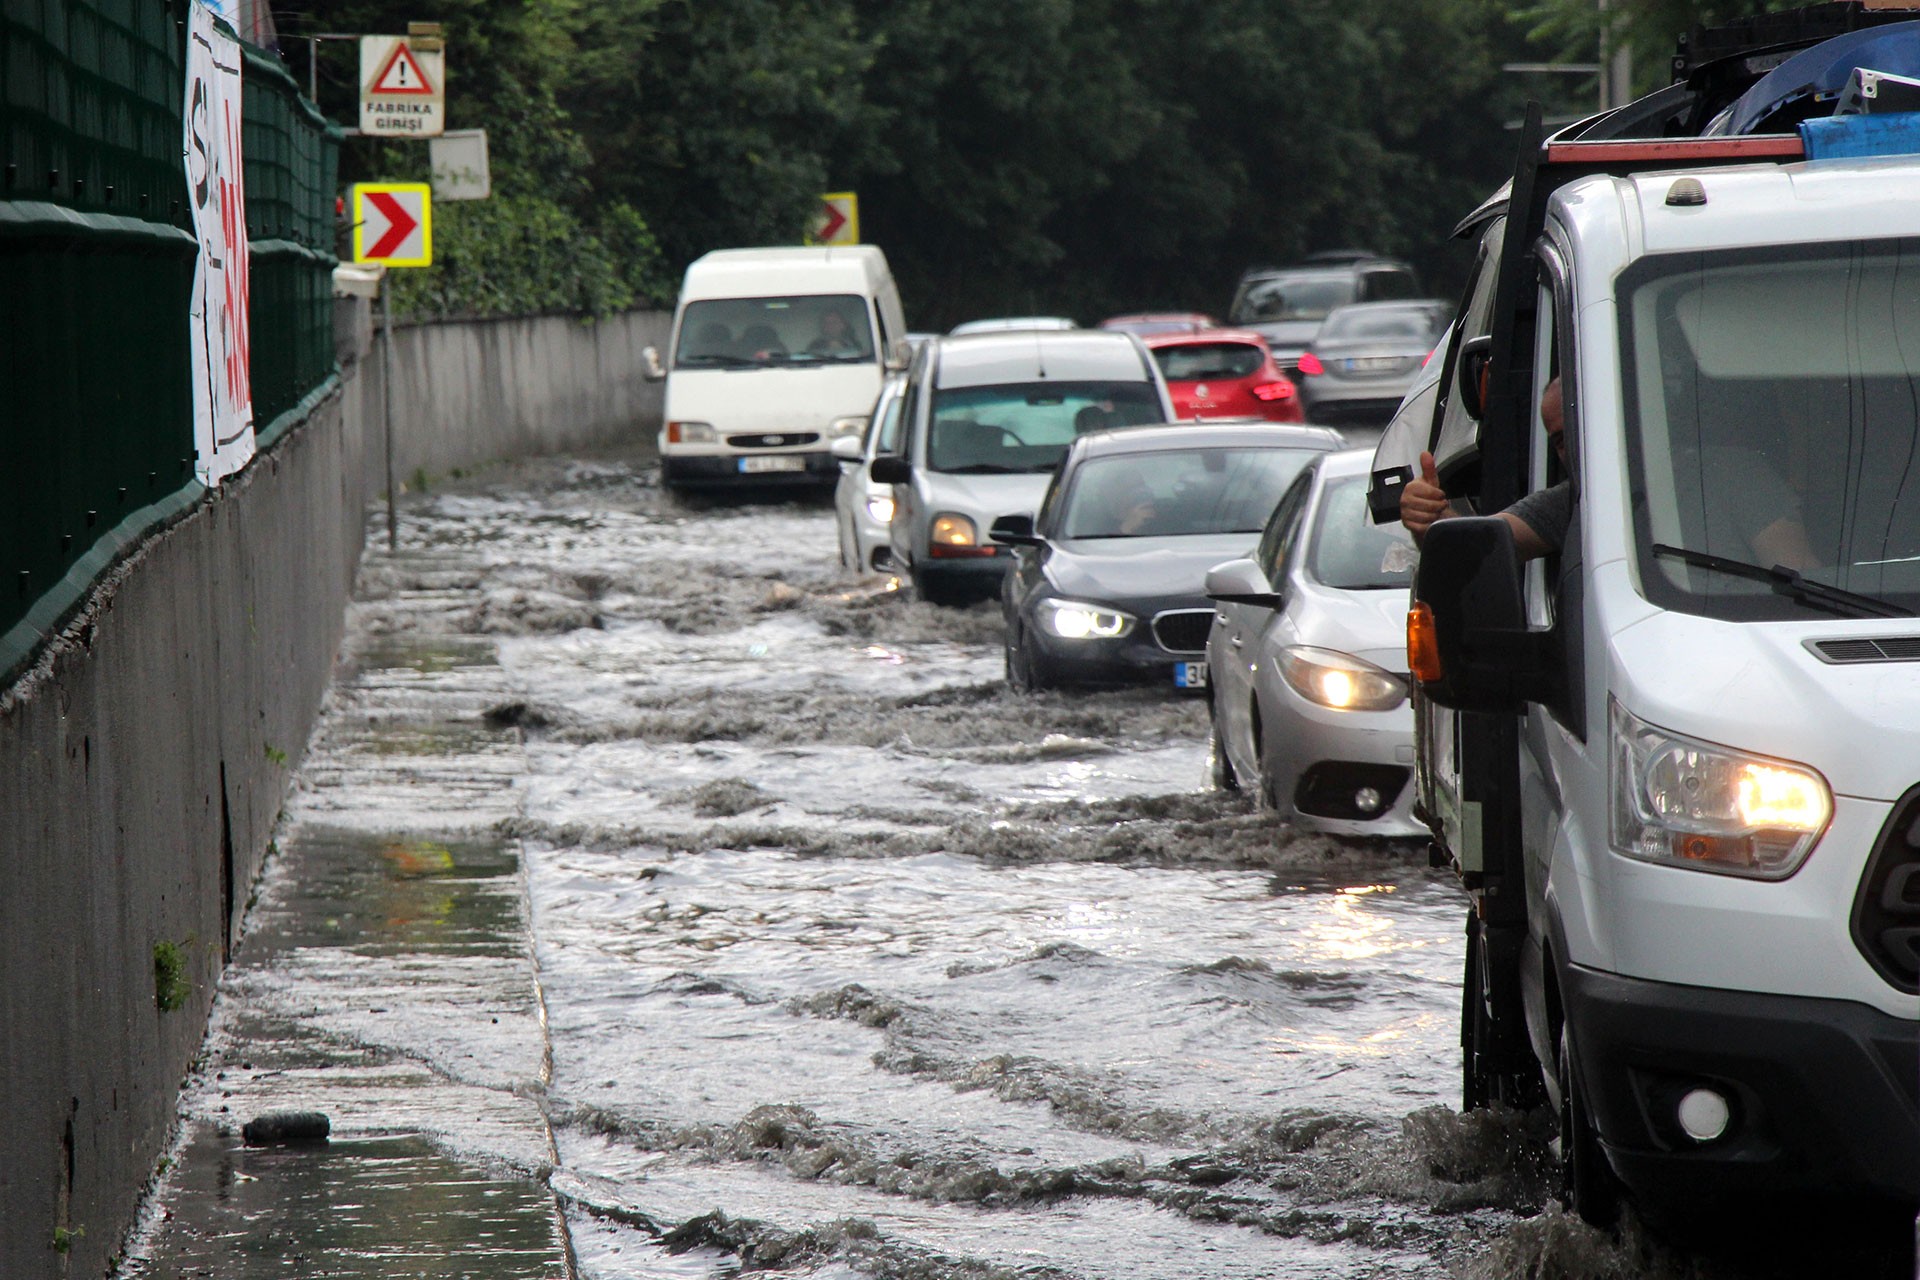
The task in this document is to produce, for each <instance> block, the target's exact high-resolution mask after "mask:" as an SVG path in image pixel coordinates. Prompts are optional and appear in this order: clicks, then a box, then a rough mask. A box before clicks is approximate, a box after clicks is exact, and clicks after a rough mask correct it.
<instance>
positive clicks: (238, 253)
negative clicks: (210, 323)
mask: <svg viewBox="0 0 1920 1280" xmlns="http://www.w3.org/2000/svg"><path fill="white" fill-rule="evenodd" d="M226 126H227V127H226V130H225V134H224V137H223V139H222V140H223V141H224V142H225V143H226V151H227V155H226V162H227V167H226V168H225V169H224V170H223V171H222V173H221V175H220V224H221V229H222V231H223V232H224V235H225V239H226V243H227V269H226V271H225V272H224V273H223V275H222V279H223V280H224V281H225V284H226V291H227V305H226V310H225V313H224V315H223V317H222V322H223V323H222V327H223V328H224V329H225V330H226V332H225V333H224V334H223V335H222V336H223V337H224V338H225V340H226V343H225V345H226V360H225V365H226V375H227V395H228V397H229V399H230V401H231V403H232V405H233V407H234V408H235V409H236V410H237V409H240V408H242V407H249V408H250V407H251V405H252V400H253V393H252V377H251V367H252V366H251V365H250V363H249V359H250V355H251V351H250V347H251V334H250V322H251V318H250V317H249V315H248V314H247V313H248V305H249V303H250V301H251V299H252V291H251V289H250V288H249V275H250V270H249V267H250V263H249V260H250V259H251V258H252V256H253V255H252V253H250V252H249V246H248V244H247V210H246V203H245V196H244V195H243V194H242V193H243V188H242V186H241V184H240V183H238V182H234V181H232V180H231V178H230V176H229V175H232V174H241V175H242V176H244V173H245V171H244V170H243V169H242V168H241V164H242V163H243V162H242V159H241V155H240V130H239V128H238V127H236V125H235V123H234V119H233V108H232V106H231V105H229V106H228V108H227V119H226Z"/></svg>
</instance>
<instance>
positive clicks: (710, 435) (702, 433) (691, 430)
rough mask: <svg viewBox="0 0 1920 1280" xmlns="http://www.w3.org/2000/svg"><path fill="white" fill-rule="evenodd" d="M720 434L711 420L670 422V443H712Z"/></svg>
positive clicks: (668, 434) (668, 426)
mask: <svg viewBox="0 0 1920 1280" xmlns="http://www.w3.org/2000/svg"><path fill="white" fill-rule="evenodd" d="M719 438H720V435H719V433H718V432H716V431H715V430H714V429H713V424H712V423H711V422H669V423H668V424H667V443H668V444H712V443H713V442H714V441H716V440H718V439H719Z"/></svg>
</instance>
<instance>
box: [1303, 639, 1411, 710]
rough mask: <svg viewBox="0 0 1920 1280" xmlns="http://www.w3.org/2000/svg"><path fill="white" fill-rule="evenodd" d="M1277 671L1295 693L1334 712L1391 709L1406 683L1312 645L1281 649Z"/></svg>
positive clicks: (1402, 697)
mask: <svg viewBox="0 0 1920 1280" xmlns="http://www.w3.org/2000/svg"><path fill="white" fill-rule="evenodd" d="M1280 674H1281V675H1283V676H1285V677H1286V680H1287V683H1288V684H1290V685H1292V686H1293V690H1294V692H1295V693H1298V694H1299V695H1300V696H1301V697H1303V698H1305V699H1307V701H1309V702H1317V703H1319V704H1320V705H1321V706H1323V707H1331V708H1333V709H1334V710H1335V711H1391V710H1393V709H1394V708H1395V707H1397V706H1399V705H1400V704H1401V702H1403V701H1404V700H1405V699H1406V696H1407V682H1406V681H1405V680H1403V679H1401V678H1400V677H1399V676H1397V675H1394V674H1393V673H1392V672H1391V671H1382V670H1381V669H1380V668H1379V667H1376V666H1374V665H1373V664H1372V663H1371V662H1364V661H1362V660H1361V659H1359V658H1356V657H1354V656H1353V655H1352V654H1350V653H1341V652H1339V651H1338V650H1335V649H1317V648H1315V647H1313V646H1312V645H1305V644H1299V645H1289V646H1288V647H1286V648H1285V649H1282V650H1281V651H1280Z"/></svg>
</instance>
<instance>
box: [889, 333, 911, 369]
mask: <svg viewBox="0 0 1920 1280" xmlns="http://www.w3.org/2000/svg"><path fill="white" fill-rule="evenodd" d="M912 355H913V346H912V344H911V343H909V342H908V341H907V340H906V339H905V338H895V339H894V340H893V342H892V344H891V345H890V346H888V348H887V358H886V359H885V360H884V361H882V363H883V364H884V365H885V366H886V368H887V371H888V372H889V373H898V372H899V371H900V370H902V369H904V368H906V367H907V365H908V363H909V362H910V358H911V357H912Z"/></svg>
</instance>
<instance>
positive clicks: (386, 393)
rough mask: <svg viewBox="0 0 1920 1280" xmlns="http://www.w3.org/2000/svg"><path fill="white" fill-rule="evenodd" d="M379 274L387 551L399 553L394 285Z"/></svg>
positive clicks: (384, 275) (383, 273) (381, 415)
mask: <svg viewBox="0 0 1920 1280" xmlns="http://www.w3.org/2000/svg"><path fill="white" fill-rule="evenodd" d="M387 274H388V273H387V272H386V271H384V270H383V271H381V273H380V398H381V400H382V402H383V404H382V407H381V413H380V417H381V420H382V422H383V423H384V424H385V426H386V438H387V439H386V444H387V550H388V551H389V552H393V551H398V550H399V549H400V526H399V518H398V517H397V516H396V515H395V513H394V512H395V498H394V484H393V284H392V282H391V281H389V280H388V279H387Z"/></svg>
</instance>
